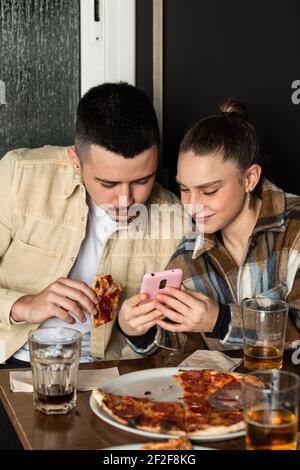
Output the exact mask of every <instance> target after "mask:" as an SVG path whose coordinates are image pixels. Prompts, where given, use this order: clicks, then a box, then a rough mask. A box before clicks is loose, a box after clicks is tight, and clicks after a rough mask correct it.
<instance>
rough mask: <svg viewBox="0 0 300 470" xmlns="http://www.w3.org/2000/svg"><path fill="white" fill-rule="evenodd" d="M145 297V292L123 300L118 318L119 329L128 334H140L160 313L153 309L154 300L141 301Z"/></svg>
mask: <svg viewBox="0 0 300 470" xmlns="http://www.w3.org/2000/svg"><path fill="white" fill-rule="evenodd" d="M146 299H147V294H136V295H134V296H133V297H130V298H129V299H126V300H125V302H123V304H122V307H121V309H120V312H119V316H118V320H119V325H120V328H121V330H122V331H123V332H124V333H125V334H126V335H128V336H140V335H143V334H145V333H146V332H147V331H148V330H150V328H152V326H154V325H156V321H157V319H158V318H160V317H161V313H160V312H158V311H157V310H155V302H156V301H155V300H152V301H151V302H147V303H142V302H144V301H145V300H146Z"/></svg>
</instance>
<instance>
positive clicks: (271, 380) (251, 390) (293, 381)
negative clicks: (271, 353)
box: [242, 369, 300, 450]
mask: <svg viewBox="0 0 300 470" xmlns="http://www.w3.org/2000/svg"><path fill="white" fill-rule="evenodd" d="M253 379H255V380H253ZM299 383H300V379H299V377H298V376H297V375H296V374H293V373H292V372H286V371H281V370H277V369H273V370H264V371H253V372H252V373H249V374H247V375H245V377H244V378H243V380H242V400H243V409H244V418H245V422H246V448H247V449H248V450H295V449H296V448H297V426H298V405H299Z"/></svg>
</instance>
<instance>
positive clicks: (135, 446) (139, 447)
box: [100, 443, 217, 452]
mask: <svg viewBox="0 0 300 470" xmlns="http://www.w3.org/2000/svg"><path fill="white" fill-rule="evenodd" d="M144 444H145V443H144ZM144 444H126V445H124V446H115V447H106V448H105V449H100V450H142V446H143V445H144ZM193 450H217V449H213V448H212V447H204V446H193V448H192V449H191V450H189V451H187V452H192V451H193Z"/></svg>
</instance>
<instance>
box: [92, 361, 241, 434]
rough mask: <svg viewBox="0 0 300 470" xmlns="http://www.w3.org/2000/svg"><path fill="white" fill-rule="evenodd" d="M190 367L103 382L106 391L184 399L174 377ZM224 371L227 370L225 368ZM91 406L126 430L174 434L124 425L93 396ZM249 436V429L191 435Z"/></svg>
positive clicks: (98, 413)
mask: <svg viewBox="0 0 300 470" xmlns="http://www.w3.org/2000/svg"><path fill="white" fill-rule="evenodd" d="M183 369H184V370H190V369H191V367H188V368H187V367H165V368H160V369H147V370H141V371H137V372H131V373H130V374H125V375H120V376H119V377H116V378H115V379H113V380H110V381H109V382H107V383H105V384H104V385H103V387H102V388H103V390H104V391H106V392H109V393H114V394H116V395H130V396H135V397H143V398H145V397H146V398H151V399H153V400H158V401H179V402H181V401H182V393H181V389H180V388H179V387H178V385H177V383H176V382H175V381H174V380H173V379H172V376H173V375H175V374H177V372H178V371H179V370H183ZM223 372H224V371H223ZM90 406H91V408H92V410H93V411H94V413H95V414H96V415H97V416H99V418H101V419H103V421H106V422H107V423H109V424H110V425H112V426H115V427H117V428H119V429H123V430H124V431H128V432H131V433H133V434H138V435H140V436H147V437H151V438H155V439H160V438H170V437H172V436H175V435H174V434H164V433H156V432H150V431H144V430H141V429H136V428H132V427H130V426H126V425H125V424H121V423H119V422H118V421H116V420H115V419H113V418H112V417H111V416H109V415H108V414H107V413H106V412H105V411H103V410H101V409H100V408H99V406H98V405H97V402H96V400H95V399H94V398H93V396H91V399H90ZM244 435H245V430H241V431H237V432H232V433H227V434H217V435H204V434H203V435H201V436H190V439H192V440H193V441H224V440H228V439H235V438H238V437H241V436H244Z"/></svg>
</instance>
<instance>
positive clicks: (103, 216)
mask: <svg viewBox="0 0 300 470" xmlns="http://www.w3.org/2000/svg"><path fill="white" fill-rule="evenodd" d="M87 202H88V205H89V209H90V210H89V217H88V223H87V228H86V236H85V239H84V240H83V242H82V244H81V247H80V250H79V253H78V256H77V258H76V261H75V263H74V265H73V268H72V269H71V271H70V273H69V275H68V278H69V279H75V280H78V281H83V282H85V283H86V284H88V285H89V286H90V285H91V283H92V280H93V277H94V275H95V273H96V272H97V268H98V263H99V259H100V257H101V255H102V252H103V249H104V247H105V244H106V242H107V240H108V238H109V237H110V235H111V234H112V233H113V232H114V231H115V229H116V226H117V223H116V221H114V220H113V219H111V218H110V217H109V216H108V215H107V213H106V212H105V211H104V210H103V209H101V208H100V207H98V206H96V204H95V203H94V202H93V201H92V200H91V199H90V198H88V201H87ZM74 318H75V317H74ZM86 318H87V321H86V322H85V323H81V322H80V321H78V320H77V319H76V318H75V319H76V323H74V324H72V325H69V323H66V322H64V321H63V320H60V319H59V318H56V317H55V318H49V320H46V321H45V322H44V323H42V325H41V326H40V328H44V327H49V326H51V327H55V326H60V327H65V328H76V329H77V330H79V331H80V332H81V333H82V348H81V359H80V362H90V361H92V360H93V359H92V358H91V357H90V329H91V319H90V314H89V313H86ZM14 357H15V358H16V359H19V360H21V361H27V362H29V361H30V358H29V347H28V342H27V343H26V344H24V346H23V347H22V348H20V349H19V350H18V351H17V352H16V353H15V354H14Z"/></svg>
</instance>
